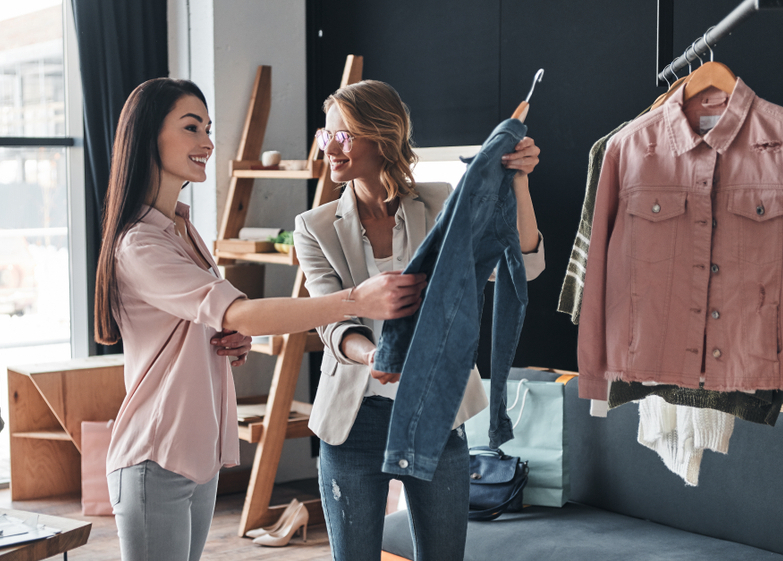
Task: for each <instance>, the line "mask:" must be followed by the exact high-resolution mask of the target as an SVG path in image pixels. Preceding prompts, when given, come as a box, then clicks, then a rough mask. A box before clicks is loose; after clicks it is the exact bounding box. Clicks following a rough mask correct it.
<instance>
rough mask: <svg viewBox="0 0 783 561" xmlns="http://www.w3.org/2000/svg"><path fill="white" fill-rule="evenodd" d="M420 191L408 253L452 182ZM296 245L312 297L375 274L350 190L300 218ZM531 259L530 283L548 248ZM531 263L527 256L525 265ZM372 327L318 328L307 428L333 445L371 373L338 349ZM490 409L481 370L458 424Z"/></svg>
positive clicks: (411, 206) (412, 206)
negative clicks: (320, 350) (317, 366)
mask: <svg viewBox="0 0 783 561" xmlns="http://www.w3.org/2000/svg"><path fill="white" fill-rule="evenodd" d="M416 191H417V193H418V196H417V197H415V198H414V197H401V199H400V205H401V206H402V209H403V213H404V215H405V229H406V234H407V239H408V243H409V244H410V245H411V248H410V249H411V250H412V251H410V254H411V255H413V254H414V253H415V250H416V248H418V246H419V245H420V244H421V242H422V241H424V238H425V236H426V235H427V233H428V232H429V231H430V229H432V227H433V226H434V224H435V217H436V216H437V214H438V212H440V210H441V208H442V207H443V203H444V202H445V200H446V198H447V197H448V196H449V194H450V193H451V191H452V188H451V185H449V184H448V183H417V184H416ZM294 245H295V246H296V255H297V258H298V259H299V263H300V265H301V267H302V270H303V271H304V274H305V277H306V279H307V280H306V282H305V286H306V288H307V290H308V292H309V293H310V294H311V295H313V296H319V295H324V294H331V293H333V292H337V291H338V290H342V289H344V288H349V287H351V286H356V285H358V284H359V283H361V282H363V281H364V280H366V279H367V278H369V276H370V275H369V273H368V272H367V263H366V260H365V254H364V242H363V239H362V225H361V222H360V220H359V212H358V210H357V208H356V197H355V195H354V192H353V189H352V188H351V187H350V186H348V187H346V188H345V190H344V192H343V194H342V196H341V197H340V198H339V199H338V200H336V201H333V202H331V203H328V204H325V205H322V206H320V207H318V208H315V209H313V210H310V211H307V212H305V213H302V214H300V215H299V216H297V217H296V228H295V230H294ZM531 256H532V258H531V261H530V267H531V270H530V271H529V272H528V279H532V278H535V276H538V274H540V272H541V271H542V270H543V243H541V244H539V249H538V252H537V253H534V254H531ZM528 259H529V258H528V256H526V257H525V265H526V266H527V265H528ZM370 325H371V323H370V320H363V319H362V318H355V319H346V320H344V321H340V322H337V323H332V324H329V325H325V326H322V327H319V328H317V331H318V334H319V335H320V337H321V340H322V341H323V343H324V356H323V362H322V364H321V380H320V382H319V383H318V391H317V393H316V396H315V402H314V403H313V410H312V412H311V414H310V423H309V426H310V429H311V430H312V431H313V432H314V433H315V434H316V435H317V436H318V437H319V438H321V439H322V440H324V441H325V442H327V443H328V444H332V445H339V444H342V443H343V442H345V440H346V439H347V438H348V434H349V433H350V431H351V427H352V426H353V423H354V420H355V419H356V415H357V414H358V412H359V407H360V406H361V403H362V399H363V397H364V392H365V389H366V387H367V381H368V380H369V376H370V367H369V366H367V365H364V364H360V363H357V362H355V361H353V360H351V359H350V358H348V357H347V356H345V354H343V352H342V351H341V349H340V343H341V341H342V339H343V336H344V335H345V332H346V331H348V330H350V329H354V330H359V331H364V332H365V333H366V334H367V336H368V337H369V338H370V339H372V338H373V337H372V330H371V329H370ZM487 404H488V401H487V396H486V393H485V392H484V389H483V386H482V384H481V379H480V376H479V374H478V370H476V369H475V368H474V369H473V372H471V375H470V377H469V380H468V385H467V388H466V390H465V397H464V398H463V401H462V404H461V406H460V409H459V412H458V414H457V417H456V420H455V422H454V426H455V427H457V426H459V425H460V424H462V423H463V422H464V421H466V420H467V419H469V418H470V417H472V416H473V415H475V414H477V413H478V412H479V411H481V410H482V409H484V408H485V407H486V406H487Z"/></svg>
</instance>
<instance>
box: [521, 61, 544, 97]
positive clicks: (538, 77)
mask: <svg viewBox="0 0 783 561" xmlns="http://www.w3.org/2000/svg"><path fill="white" fill-rule="evenodd" d="M543 77H544V69H543V68H539V69H538V72H536V75H535V76H533V85H532V86H530V91H529V92H528V94H527V97H526V98H525V101H530V96H532V95H533V90H535V89H536V84H537V83H538V82H540V81H541V80H542V78H543Z"/></svg>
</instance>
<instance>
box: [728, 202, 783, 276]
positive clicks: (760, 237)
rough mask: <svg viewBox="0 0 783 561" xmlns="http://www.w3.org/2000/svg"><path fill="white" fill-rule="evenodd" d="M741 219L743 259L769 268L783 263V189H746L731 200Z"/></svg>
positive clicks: (730, 208)
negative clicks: (778, 262)
mask: <svg viewBox="0 0 783 561" xmlns="http://www.w3.org/2000/svg"><path fill="white" fill-rule="evenodd" d="M727 210H728V211H729V213H731V214H733V215H734V216H736V217H737V222H736V223H737V238H738V242H739V258H740V260H741V261H745V262H748V263H758V264H767V263H775V262H777V261H780V260H781V259H783V219H782V218H781V217H782V216H783V189H742V190H737V191H734V192H732V193H731V194H730V195H729V197H728V205H727Z"/></svg>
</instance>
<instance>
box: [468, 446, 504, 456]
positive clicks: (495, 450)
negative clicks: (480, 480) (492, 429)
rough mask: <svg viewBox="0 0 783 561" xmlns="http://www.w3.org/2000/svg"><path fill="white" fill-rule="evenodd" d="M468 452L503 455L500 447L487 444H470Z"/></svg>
mask: <svg viewBox="0 0 783 561" xmlns="http://www.w3.org/2000/svg"><path fill="white" fill-rule="evenodd" d="M468 452H469V453H471V454H472V453H473V452H476V454H475V455H477V456H478V455H486V456H498V457H502V456H505V454H504V453H503V450H501V449H500V448H490V447H489V446H471V447H470V450H469V451H468Z"/></svg>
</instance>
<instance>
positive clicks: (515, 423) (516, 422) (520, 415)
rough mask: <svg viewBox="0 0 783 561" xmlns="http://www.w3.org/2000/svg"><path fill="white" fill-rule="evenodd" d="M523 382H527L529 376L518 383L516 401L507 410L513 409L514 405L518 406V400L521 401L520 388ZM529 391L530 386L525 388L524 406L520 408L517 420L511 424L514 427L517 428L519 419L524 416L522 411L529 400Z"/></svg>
mask: <svg viewBox="0 0 783 561" xmlns="http://www.w3.org/2000/svg"><path fill="white" fill-rule="evenodd" d="M523 382H527V378H522V379H521V380H520V381H519V383H518V384H517V395H516V397H515V398H514V403H512V404H511V406H510V407H506V411H511V410H512V409H513V408H514V407H516V405H517V401H519V389H520V388H521V387H522V383H523ZM529 392H530V388H525V393H524V395H523V396H522V407H520V408H519V415H517V420H516V421H514V424H513V425H512V426H511V428H512V429H515V428H517V425H518V424H519V420H520V419H521V418H522V411H524V410H525V402H526V401H527V394H528V393H529Z"/></svg>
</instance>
